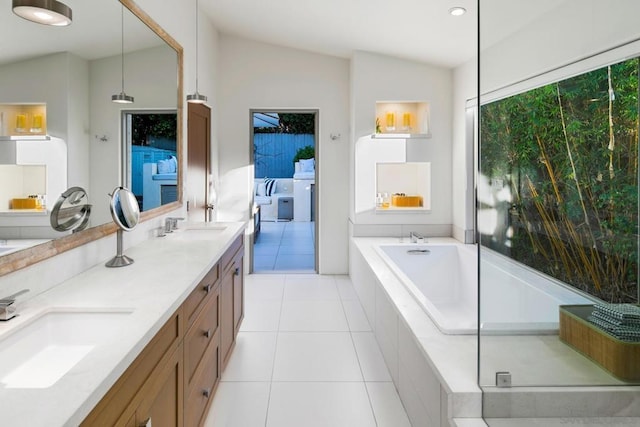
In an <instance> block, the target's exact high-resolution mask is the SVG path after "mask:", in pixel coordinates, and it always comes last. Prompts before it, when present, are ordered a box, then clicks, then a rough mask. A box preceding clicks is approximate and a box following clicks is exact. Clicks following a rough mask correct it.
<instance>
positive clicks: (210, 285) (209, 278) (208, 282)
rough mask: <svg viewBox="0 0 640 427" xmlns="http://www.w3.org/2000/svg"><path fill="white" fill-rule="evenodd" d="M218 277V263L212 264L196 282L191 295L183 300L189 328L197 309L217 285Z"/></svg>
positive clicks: (204, 302) (203, 303)
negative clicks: (198, 281) (196, 284)
mask: <svg viewBox="0 0 640 427" xmlns="http://www.w3.org/2000/svg"><path fill="white" fill-rule="evenodd" d="M219 277H220V269H219V268H218V264H216V265H214V266H213V267H212V268H211V270H209V272H208V273H207V275H206V276H204V278H203V279H202V280H201V281H200V283H198V286H196V288H195V289H194V290H193V292H191V295H189V296H188V297H187V299H186V300H185V302H184V305H183V307H184V314H185V316H186V319H187V328H189V327H190V326H191V325H192V324H193V322H194V320H195V318H196V316H197V315H198V310H199V309H201V308H202V307H203V306H204V305H205V304H206V303H207V301H206V300H207V296H208V295H209V294H210V293H211V292H212V291H213V290H214V288H215V287H216V286H217V285H218V278H219Z"/></svg>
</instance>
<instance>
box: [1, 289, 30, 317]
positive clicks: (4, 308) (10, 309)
mask: <svg viewBox="0 0 640 427" xmlns="http://www.w3.org/2000/svg"><path fill="white" fill-rule="evenodd" d="M26 292H29V289H23V290H21V291H18V292H16V293H15V294H13V295H9V296H8V297H4V298H0V321H7V320H11V319H13V318H14V317H16V316H17V315H18V314H17V313H16V307H15V306H14V305H13V303H14V302H16V297H17V296H18V295H22V294H24V293H26Z"/></svg>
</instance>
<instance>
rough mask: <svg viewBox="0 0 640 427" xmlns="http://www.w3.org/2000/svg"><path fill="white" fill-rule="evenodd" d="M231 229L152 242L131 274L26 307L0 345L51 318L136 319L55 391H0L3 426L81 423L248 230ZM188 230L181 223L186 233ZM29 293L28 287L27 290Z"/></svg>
mask: <svg viewBox="0 0 640 427" xmlns="http://www.w3.org/2000/svg"><path fill="white" fill-rule="evenodd" d="M220 224H221V223H215V224H210V223H209V224H205V223H201V224H198V226H199V227H207V226H213V227H215V226H219V225H220ZM224 225H226V226H227V227H226V229H224V230H223V231H220V232H219V233H215V234H212V238H211V239H210V240H207V239H203V238H202V237H200V238H196V239H186V238H183V237H182V236H180V237H179V238H176V236H177V235H175V236H172V235H168V236H166V237H157V238H152V239H150V240H147V241H145V242H143V243H142V244H140V245H138V246H135V247H132V248H130V249H128V250H125V252H124V253H125V255H127V256H129V257H131V258H133V259H134V263H133V264H132V265H130V266H127V267H124V268H107V267H105V266H104V263H101V264H99V265H96V266H94V267H92V268H90V269H89V270H87V271H85V272H83V273H81V274H79V275H77V276H75V277H73V278H71V279H70V280H67V281H66V282H63V283H62V284H60V285H58V286H56V287H54V288H52V289H50V290H48V291H47V292H45V293H42V294H40V295H37V296H35V297H33V298H31V299H29V300H26V301H24V302H20V300H19V301H18V302H17V303H16V305H17V309H18V312H19V313H20V316H18V317H16V318H14V319H12V320H10V321H9V322H2V323H0V340H3V339H5V338H7V337H8V336H9V335H11V334H12V333H13V332H14V331H16V330H18V332H19V329H20V327H21V326H26V325H28V324H29V323H30V322H31V321H33V320H34V319H37V318H38V317H39V316H41V315H42V314H43V313H45V312H47V311H49V310H64V311H82V312H84V311H107V312H108V311H114V310H115V311H119V310H123V311H131V313H130V314H127V315H126V321H124V323H118V326H119V327H120V329H121V330H120V331H118V333H116V334H114V335H115V337H114V338H112V339H110V341H109V342H108V344H106V345H101V346H99V347H96V348H94V349H93V350H92V351H91V352H89V353H88V354H87V355H86V356H84V358H82V359H81V361H80V362H79V363H78V364H76V365H75V366H74V367H73V368H72V369H71V370H70V371H69V372H68V373H67V374H66V375H65V376H63V377H62V378H60V379H59V380H58V381H57V382H55V383H54V384H53V385H52V386H50V387H47V388H7V387H6V386H5V385H4V384H2V383H0V420H1V421H0V424H1V425H2V426H3V427H13V426H16V427H22V426H25V425H28V426H30V427H38V426H47V427H52V426H62V425H68V426H77V425H78V424H79V423H80V422H82V420H83V419H84V418H85V417H86V416H87V415H88V414H89V412H90V411H91V410H92V409H93V407H94V406H95V405H96V404H97V403H98V402H99V401H100V399H101V398H102V397H103V396H104V394H105V393H106V392H107V391H108V390H109V389H110V388H111V386H112V385H113V384H114V383H115V381H116V380H117V379H118V378H119V377H120V375H121V374H122V373H123V372H124V371H125V370H126V369H127V367H128V366H129V365H130V364H131V362H133V360H134V359H135V358H136V356H137V355H138V354H139V353H140V351H142V349H143V348H144V347H145V346H146V345H147V344H148V342H149V341H150V340H151V338H153V336H154V335H155V334H156V333H157V332H158V331H159V329H160V328H161V327H162V325H163V324H164V323H165V322H166V321H167V320H168V319H169V317H170V316H171V315H172V314H173V313H174V312H175V311H176V309H178V307H180V305H181V304H182V303H183V302H184V300H185V299H186V297H187V296H188V295H189V294H190V293H191V291H192V290H193V289H194V288H195V286H196V285H197V284H198V282H199V281H200V280H201V279H202V278H203V277H204V275H205V274H206V273H207V272H208V271H209V269H210V268H211V267H212V266H213V265H214V264H215V263H216V262H217V261H218V260H219V258H220V257H221V256H222V254H223V253H224V252H225V251H226V250H227V249H228V248H229V246H230V244H231V243H232V242H233V240H234V239H235V238H236V237H237V236H238V235H240V234H241V233H243V231H244V227H245V223H240V222H234V223H224ZM188 226H189V224H184V223H180V227H181V228H184V227H188ZM106 261H107V260H105V262H106ZM60 268H61V269H64V265H61V266H60ZM42 279H43V278H36V277H34V278H33V280H42ZM24 285H25V288H28V287H29V283H28V282H27V283H25V284H24ZM1 347H2V341H0V350H1V349H2V348H1ZM1 380H2V379H1V378H0V382H1Z"/></svg>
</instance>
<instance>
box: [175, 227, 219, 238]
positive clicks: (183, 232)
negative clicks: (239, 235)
mask: <svg viewBox="0 0 640 427" xmlns="http://www.w3.org/2000/svg"><path fill="white" fill-rule="evenodd" d="M226 229H227V226H226V225H197V226H195V225H194V226H186V227H183V228H178V229H177V230H174V231H173V232H172V233H169V234H167V236H171V237H172V238H176V239H184V240H210V239H215V238H216V236H218V235H220V234H221V233H223V232H224V231H225V230H226Z"/></svg>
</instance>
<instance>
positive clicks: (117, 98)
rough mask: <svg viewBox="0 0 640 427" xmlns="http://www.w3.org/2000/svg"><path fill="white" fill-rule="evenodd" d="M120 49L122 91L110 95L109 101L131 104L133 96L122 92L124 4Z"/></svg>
mask: <svg viewBox="0 0 640 427" xmlns="http://www.w3.org/2000/svg"><path fill="white" fill-rule="evenodd" d="M121 42H122V49H121V55H122V56H121V58H122V61H121V63H122V92H120V93H119V94H117V95H111V101H113V102H117V103H118V104H131V103H133V96H131V95H127V94H126V93H125V92H124V6H122V37H121Z"/></svg>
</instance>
